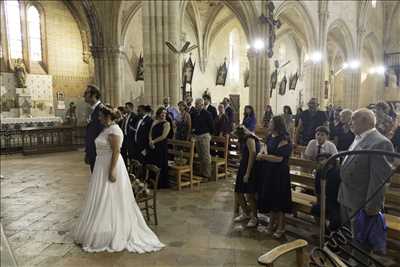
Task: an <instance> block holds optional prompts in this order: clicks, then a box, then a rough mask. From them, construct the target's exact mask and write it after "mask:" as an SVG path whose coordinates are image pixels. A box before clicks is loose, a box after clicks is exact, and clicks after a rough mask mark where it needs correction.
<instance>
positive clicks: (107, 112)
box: [100, 105, 120, 121]
mask: <svg viewBox="0 0 400 267" xmlns="http://www.w3.org/2000/svg"><path fill="white" fill-rule="evenodd" d="M100 112H101V113H102V114H103V115H104V116H105V117H108V116H110V118H111V120H112V121H115V120H118V119H119V118H120V114H119V112H118V111H117V110H116V109H115V108H113V107H112V106H110V105H103V106H102V107H101V108H100Z"/></svg>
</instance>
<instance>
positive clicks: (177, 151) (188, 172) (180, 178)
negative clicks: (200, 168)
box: [168, 139, 200, 190]
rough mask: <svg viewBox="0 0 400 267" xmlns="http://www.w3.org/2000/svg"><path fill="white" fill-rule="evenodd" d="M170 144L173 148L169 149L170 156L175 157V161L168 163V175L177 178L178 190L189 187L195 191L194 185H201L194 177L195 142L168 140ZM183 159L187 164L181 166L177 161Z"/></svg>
mask: <svg viewBox="0 0 400 267" xmlns="http://www.w3.org/2000/svg"><path fill="white" fill-rule="evenodd" d="M168 144H169V145H171V146H172V147H173V148H172V149H168V154H169V155H173V156H174V158H175V161H169V162H168V175H169V176H173V177H175V181H172V182H173V183H176V186H177V189H178V190H182V187H187V186H189V187H190V189H193V186H194V185H197V186H198V185H199V184H200V181H199V180H198V179H196V178H195V177H194V176H193V158H194V141H180V140H172V139H168ZM179 157H182V158H183V159H185V160H186V162H185V164H182V165H179V164H177V163H176V160H177V159H178V158H179Z"/></svg>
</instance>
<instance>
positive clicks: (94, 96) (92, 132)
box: [83, 84, 104, 172]
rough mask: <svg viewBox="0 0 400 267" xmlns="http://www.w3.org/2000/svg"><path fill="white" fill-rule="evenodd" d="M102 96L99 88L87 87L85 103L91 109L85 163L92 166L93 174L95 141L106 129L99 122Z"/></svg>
mask: <svg viewBox="0 0 400 267" xmlns="http://www.w3.org/2000/svg"><path fill="white" fill-rule="evenodd" d="M100 96H101V94H100V90H99V88H97V87H96V86H95V85H91V84H90V85H88V86H87V88H86V91H85V93H84V95H83V97H84V98H85V102H86V103H88V104H89V105H90V108H91V113H90V115H89V118H88V124H87V126H86V136H85V163H86V164H89V165H90V171H91V172H93V168H94V163H95V161H96V145H95V143H94V140H95V139H96V138H97V136H98V135H99V134H100V133H101V131H102V130H103V128H104V126H103V125H102V124H101V123H100V121H99V112H100V108H101V106H102V103H101V102H100Z"/></svg>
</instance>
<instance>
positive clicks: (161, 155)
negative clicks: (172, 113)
mask: <svg viewBox="0 0 400 267" xmlns="http://www.w3.org/2000/svg"><path fill="white" fill-rule="evenodd" d="M170 127H171V126H170V123H169V122H168V121H167V110H166V109H165V108H164V107H160V108H159V109H158V110H157V112H156V119H155V120H154V122H153V124H152V125H151V129H150V134H149V135H150V137H149V146H150V150H149V155H148V163H150V164H154V165H156V166H157V167H158V168H160V177H159V179H158V188H168V187H169V183H168V143H167V140H168V134H169V133H170V130H171V128H170Z"/></svg>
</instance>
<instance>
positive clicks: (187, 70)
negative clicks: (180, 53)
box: [182, 54, 196, 84]
mask: <svg viewBox="0 0 400 267" xmlns="http://www.w3.org/2000/svg"><path fill="white" fill-rule="evenodd" d="M195 66H196V62H195V63H193V61H192V56H191V54H190V55H189V58H188V60H186V62H185V63H184V64H183V69H182V77H184V80H185V81H186V83H188V84H192V80H193V73H194V67H195Z"/></svg>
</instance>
